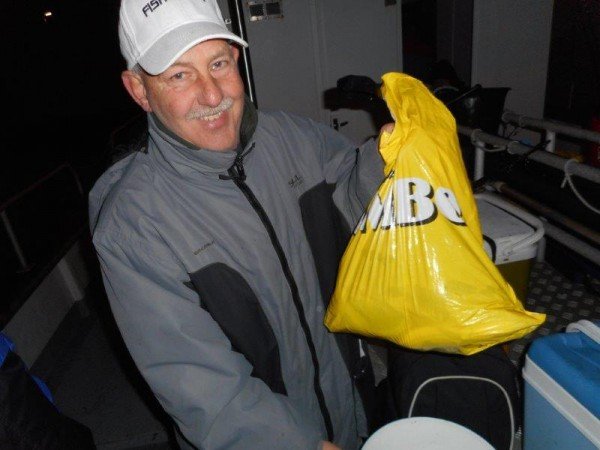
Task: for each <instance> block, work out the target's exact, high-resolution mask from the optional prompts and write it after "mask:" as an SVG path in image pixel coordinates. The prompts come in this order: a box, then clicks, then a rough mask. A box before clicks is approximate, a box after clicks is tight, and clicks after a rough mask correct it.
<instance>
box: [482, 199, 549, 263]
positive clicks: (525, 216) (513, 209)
mask: <svg viewBox="0 0 600 450" xmlns="http://www.w3.org/2000/svg"><path fill="white" fill-rule="evenodd" d="M475 198H478V199H481V200H485V201H486V202H488V203H490V204H492V205H495V206H497V207H499V208H501V209H503V210H505V211H507V212H509V213H511V214H512V215H514V216H517V217H518V218H519V219H521V220H523V221H524V222H527V223H528V224H529V225H531V226H532V227H534V228H535V233H533V234H532V235H531V236H527V237H526V238H523V239H521V240H520V241H517V242H515V243H514V244H512V245H511V246H509V247H508V249H507V251H506V254H508V255H510V254H511V253H514V252H516V251H517V250H520V249H522V248H525V247H527V246H529V245H531V244H535V243H536V242H537V241H539V240H540V239H541V238H542V237H544V224H543V222H542V221H541V220H540V219H539V218H537V217H536V216H534V215H533V214H529V213H528V212H527V211H523V210H522V209H521V208H519V207H517V206H515V205H513V204H512V203H510V202H507V201H506V200H504V199H503V198H502V197H500V196H498V195H495V194H492V193H490V192H482V193H480V194H476V195H475Z"/></svg>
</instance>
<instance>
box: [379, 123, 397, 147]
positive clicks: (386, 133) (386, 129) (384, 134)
mask: <svg viewBox="0 0 600 450" xmlns="http://www.w3.org/2000/svg"><path fill="white" fill-rule="evenodd" d="M394 125H396V124H395V123H394V122H390V123H386V124H385V125H384V126H382V127H381V129H380V130H379V138H378V139H377V147H378V148H381V144H382V142H383V143H385V142H387V138H389V137H390V135H391V134H392V131H394ZM382 139H383V141H382Z"/></svg>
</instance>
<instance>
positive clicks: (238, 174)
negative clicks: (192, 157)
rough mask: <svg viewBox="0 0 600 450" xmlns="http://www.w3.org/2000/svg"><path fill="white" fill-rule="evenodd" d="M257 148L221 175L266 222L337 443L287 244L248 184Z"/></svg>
mask: <svg viewBox="0 0 600 450" xmlns="http://www.w3.org/2000/svg"><path fill="white" fill-rule="evenodd" d="M253 148H254V144H253V145H252V147H250V149H249V150H248V151H246V152H245V153H243V154H242V153H240V154H238V156H236V158H235V161H234V163H233V165H232V166H231V167H230V168H229V169H228V170H227V173H228V174H229V176H225V175H220V176H219V178H220V179H222V180H224V179H228V180H232V181H233V182H234V183H235V185H236V186H237V187H238V188H239V189H240V190H241V191H242V193H243V194H244V196H245V197H246V199H247V200H248V202H249V203H250V205H251V206H252V208H253V209H254V211H255V212H256V214H258V217H259V218H260V221H261V222H262V224H263V226H264V227H265V229H266V230H267V234H268V235H269V238H270V239H271V244H272V245H273V247H274V249H275V252H276V253H277V256H278V258H279V263H280V264H281V268H282V270H283V273H284V275H285V278H286V281H287V283H288V285H289V287H290V290H291V293H292V299H293V301H294V306H295V307H296V312H297V313H298V318H299V320H300V326H301V327H302V331H304V336H305V337H306V343H307V344H308V348H309V350H310V356H311V359H312V363H313V367H314V379H313V385H314V390H315V394H316V396H317V401H318V402H319V408H320V410H321V415H322V416H323V421H324V422H325V428H326V430H327V438H328V440H329V441H330V442H333V439H334V436H333V425H332V422H331V415H330V414H329V410H328V409H327V405H326V404H325V396H324V395H323V389H322V388H321V383H320V381H319V373H320V370H319V360H318V359H317V351H316V349H315V344H314V341H313V338H312V334H311V332H310V329H309V327H308V322H307V321H306V316H305V314H304V306H303V305H302V302H301V301H300V293H299V291H298V285H297V284H296V280H294V276H293V274H292V271H291V269H290V266H289V264H288V261H287V258H286V256H285V253H284V251H283V247H281V243H280V242H279V239H278V238H277V235H276V234H275V229H274V228H273V224H272V223H271V220H270V219H269V216H267V213H266V211H265V210H264V208H263V207H262V205H261V204H260V202H259V201H258V199H257V198H256V196H255V195H254V193H253V192H252V190H251V189H250V188H249V187H248V185H247V184H246V182H245V180H246V172H245V171H244V164H243V160H244V156H245V155H247V154H248V153H249V152H250V151H251V150H252V149H253Z"/></svg>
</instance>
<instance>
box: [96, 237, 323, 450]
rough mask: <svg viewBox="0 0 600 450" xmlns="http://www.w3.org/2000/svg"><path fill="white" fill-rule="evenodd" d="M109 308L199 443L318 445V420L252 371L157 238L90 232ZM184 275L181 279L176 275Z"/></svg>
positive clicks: (154, 384)
mask: <svg viewBox="0 0 600 450" xmlns="http://www.w3.org/2000/svg"><path fill="white" fill-rule="evenodd" d="M94 244H95V245H96V249H97V253H98V256H99V259H100V263H101V268H102V274H103V278H104V284H105V287H106V291H107V294H108V298H109V301H110V304H111V309H112V311H113V314H114V316H115V319H116V321H117V324H118V326H119V329H120V330H121V333H122V335H123V339H124V341H125V343H126V345H127V347H128V349H129V351H130V353H131V355H132V357H133V359H134V361H135V363H136V365H137V366H138V368H139V370H140V372H141V373H142V375H143V377H144V378H145V379H146V381H147V382H148V384H149V386H150V387H151V389H152V390H153V392H154V394H155V395H156V397H157V398H158V400H159V401H160V403H161V404H162V406H163V407H164V409H165V410H166V411H167V413H168V414H170V415H171V417H172V418H173V420H174V422H175V423H176V425H177V426H178V427H179V429H180V431H181V433H182V434H183V435H184V436H185V437H186V439H187V440H189V442H191V443H192V444H193V445H195V446H196V447H198V448H201V449H232V450H235V449H240V450H241V449H244V450H253V449H261V450H262V449H279V448H286V449H298V450H300V449H302V450H306V449H317V448H319V442H320V440H321V439H322V438H321V436H320V429H319V426H318V425H317V424H313V423H307V419H306V418H303V417H300V415H299V414H298V413H297V411H295V410H294V408H293V407H292V406H291V405H290V403H289V402H288V401H287V398H286V397H285V396H283V395H280V394H275V393H273V392H272V391H271V390H270V389H269V388H268V387H267V386H266V385H265V384H264V383H263V382H262V381H261V380H259V379H257V378H254V377H251V376H250V373H251V371H252V367H251V366H250V364H249V363H248V362H247V360H246V359H245V358H244V357H243V356H242V355H241V354H239V353H237V352H235V351H233V350H232V349H231V345H230V343H229V341H228V340H227V338H226V336H225V335H224V334H223V332H222V331H221V329H220V328H219V326H218V325H217V324H216V322H214V321H213V320H212V318H211V317H210V315H209V314H208V313H207V312H206V311H204V310H203V309H202V308H201V307H200V306H199V305H198V296H197V294H196V293H195V292H193V291H192V290H191V289H190V288H188V287H187V286H185V285H184V281H186V280H185V275H186V274H185V271H184V270H183V268H182V267H180V265H179V263H178V262H177V261H176V260H175V257H174V256H172V255H171V254H170V252H169V250H168V249H167V248H166V246H164V244H162V247H161V243H159V242H156V243H154V242H153V243H152V249H151V251H150V249H149V248H148V245H149V244H148V243H144V244H140V243H136V242H131V240H129V241H126V240H124V239H122V238H120V237H119V236H112V237H109V236H106V235H105V236H103V237H100V236H98V235H96V236H95V238H94ZM182 278H184V279H182Z"/></svg>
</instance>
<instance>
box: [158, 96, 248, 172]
mask: <svg viewBox="0 0 600 450" xmlns="http://www.w3.org/2000/svg"><path fill="white" fill-rule="evenodd" d="M257 123H258V114H257V111H256V108H255V107H254V105H253V104H252V102H251V101H250V100H249V99H248V97H246V98H245V101H244V112H243V115H242V123H241V126H240V146H239V147H238V148H237V149H235V150H230V151H224V152H217V151H211V150H206V149H202V148H198V147H196V146H195V145H194V144H192V143H190V142H188V141H186V140H185V139H183V138H181V137H180V136H178V135H176V134H175V133H173V132H172V131H171V130H169V129H168V128H167V127H166V126H165V125H164V124H163V123H162V122H161V121H160V120H159V119H158V117H156V115H154V114H153V113H149V114H148V131H149V134H150V136H149V140H148V152H149V153H150V154H151V156H153V157H154V158H153V159H155V161H157V163H158V164H159V165H161V166H166V167H167V168H168V169H169V170H171V171H175V172H176V173H177V174H178V175H179V176H183V177H188V176H189V177H197V176H198V174H213V175H218V174H222V173H226V172H227V169H229V168H230V167H231V166H232V165H233V163H234V161H235V157H236V156H237V155H238V153H240V152H242V151H243V149H244V148H245V147H247V146H248V144H249V143H250V141H251V139H252V137H253V135H254V132H255V130H256V126H257Z"/></svg>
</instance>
